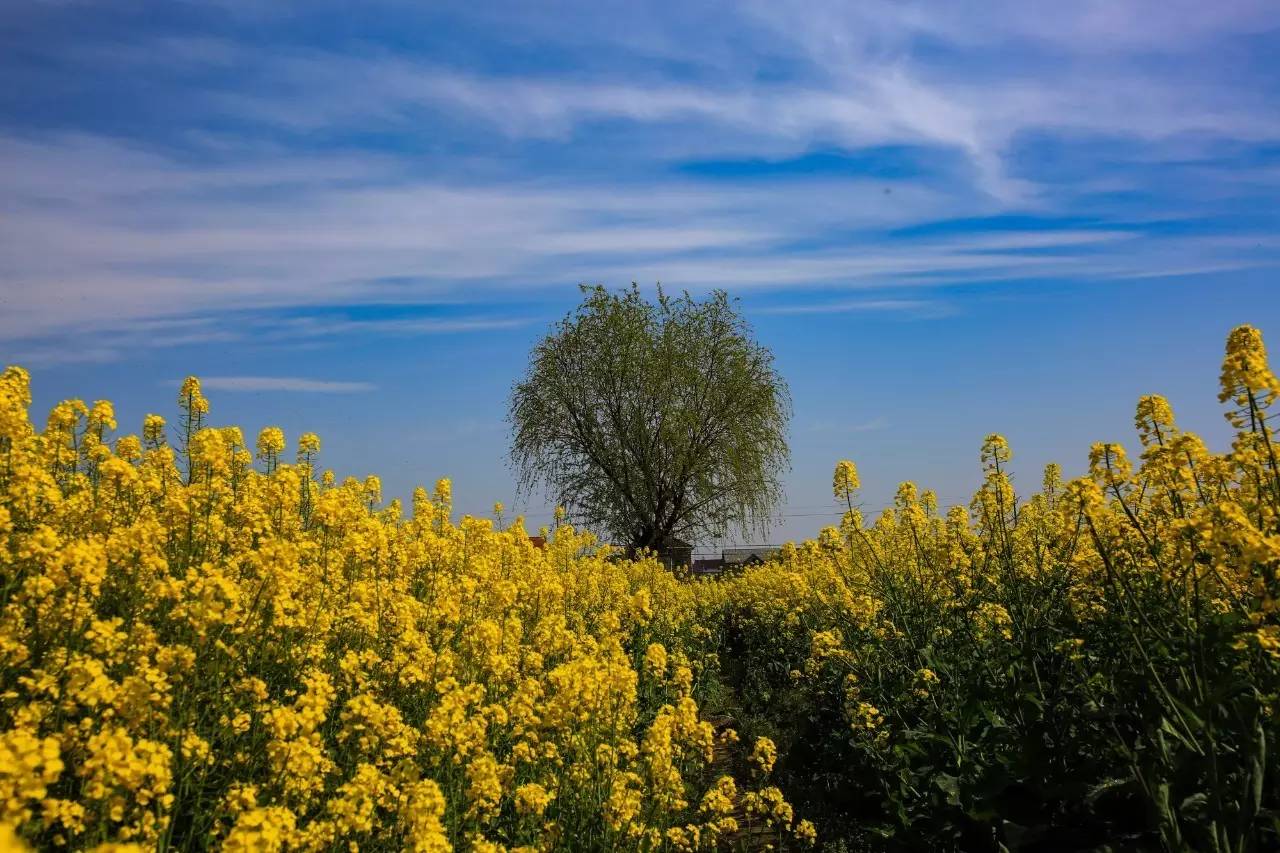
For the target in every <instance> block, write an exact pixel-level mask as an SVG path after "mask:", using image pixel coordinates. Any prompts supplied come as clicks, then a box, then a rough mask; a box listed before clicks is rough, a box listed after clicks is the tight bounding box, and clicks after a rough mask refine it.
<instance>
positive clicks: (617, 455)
mask: <svg viewBox="0 0 1280 853" xmlns="http://www.w3.org/2000/svg"><path fill="white" fill-rule="evenodd" d="M583 297H584V298H583V301H582V303H581V304H580V305H579V306H578V308H577V309H576V310H575V311H573V312H570V313H569V314H568V315H567V316H566V317H565V318H564V319H563V320H561V321H560V322H559V323H557V324H556V325H555V326H554V327H553V329H552V330H551V333H550V334H548V335H547V337H546V338H544V339H543V340H542V342H541V343H539V344H538V345H537V346H536V347H535V348H534V350H533V352H532V353H531V356H530V363H529V368H528V372H527V373H526V375H525V376H524V378H523V379H522V380H521V381H519V382H517V383H516V384H515V386H514V387H513V388H512V392H511V399H510V408H509V412H508V418H509V420H510V423H511V430H512V444H511V459H512V463H513V465H514V467H515V468H516V471H517V474H518V476H519V480H520V483H521V486H522V488H524V489H526V490H528V489H531V488H534V487H537V486H542V487H545V488H546V489H547V491H548V492H549V493H551V495H552V496H553V497H554V498H555V499H556V501H557V502H558V503H560V504H561V505H563V506H564V507H565V508H566V509H567V510H568V511H569V513H570V514H571V517H573V518H574V519H575V520H577V521H579V522H581V523H585V524H587V525H589V526H591V527H594V528H595V529H597V530H599V531H600V532H602V533H607V534H609V535H612V536H614V537H616V539H617V540H619V541H620V542H624V543H626V544H627V545H628V546H629V547H631V548H632V549H639V548H645V547H655V548H656V547H659V546H661V545H662V544H663V543H664V542H666V541H667V540H668V538H669V537H673V536H676V537H681V538H685V539H689V540H691V541H692V540H696V539H697V538H698V537H701V536H722V535H724V534H726V533H728V532H730V531H739V532H742V533H744V534H745V533H751V532H756V531H760V532H762V531H764V530H766V529H767V528H768V525H769V523H770V522H771V521H772V520H773V518H774V514H775V512H776V508H777V506H778V503H779V500H780V498H781V495H782V484H781V475H782V474H783V472H784V471H785V470H786V469H787V466H788V463H789V459H790V456H789V451H788V449H787V442H786V430H787V425H788V422H789V420H790V415H791V404H790V396H789V393H788V390H787V385H786V382H785V381H784V380H783V378H782V377H781V375H779V373H778V371H777V369H776V368H775V366H774V360H773V354H772V353H771V352H770V351H769V350H768V349H767V348H766V347H764V346H762V345H760V344H758V343H757V342H756V341H755V340H754V339H753V337H752V333H751V329H750V327H749V326H748V325H747V323H746V321H745V320H744V319H743V318H742V316H741V314H740V313H739V312H738V310H737V308H736V305H735V302H734V301H733V300H731V299H730V298H729V296H728V295H727V294H726V293H724V292H723V291H715V292H713V293H712V294H710V296H709V297H708V298H706V299H705V300H702V301H699V300H696V299H694V298H693V297H691V296H690V295H689V294H688V293H685V294H683V295H682V296H680V297H672V296H669V295H667V294H665V293H663V292H662V290H661V289H659V290H658V294H657V299H656V301H650V300H648V299H646V298H645V297H644V296H643V295H642V294H641V292H640V289H639V288H638V287H637V286H635V285H632V286H631V288H629V289H625V290H621V291H609V290H607V289H605V288H604V287H599V286H597V287H584V288H583Z"/></svg>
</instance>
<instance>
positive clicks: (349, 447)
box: [0, 0, 1280, 540]
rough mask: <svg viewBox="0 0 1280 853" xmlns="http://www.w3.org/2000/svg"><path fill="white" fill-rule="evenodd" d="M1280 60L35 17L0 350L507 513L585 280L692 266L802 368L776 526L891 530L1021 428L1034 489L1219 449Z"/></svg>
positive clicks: (568, 17)
mask: <svg viewBox="0 0 1280 853" xmlns="http://www.w3.org/2000/svg"><path fill="white" fill-rule="evenodd" d="M1278 36H1280V13H1277V12H1276V10H1275V6H1274V4H1273V3H1270V2H1265V0H1259V2H1252V0H1241V2H1225V3H1217V4H1210V3H1203V2H1184V0H1172V2H1169V0H1166V2H1129V3H1114V2H1096V0H1086V1H1085V2H1080V3H1072V4H1064V3H1043V2H1002V1H1001V0H997V1H996V2H983V3H968V2H948V3H917V2H907V1H906V0H904V1H903V2H887V0H886V2H853V3H840V2H830V3H828V2H822V0H808V2H788V0H774V2H759V3H755V2H731V3H730V2H726V3H697V2H694V3H689V2H685V3H678V4H667V3H652V4H638V3H607V2H594V3H570V2H542V3H536V4H529V3H486V4H476V3H451V2H441V3H429V4H428V3H415V2H381V0H372V2H366V3H363V4H359V5H357V6H353V5H351V4H346V3H329V2H308V3H301V2H298V3H293V2H287V0H280V2H259V0H219V1H218V2H201V3H186V2H177V0H167V2H163V3H159V2H157V3H148V2H127V0H125V2H119V3H110V4H105V3H90V2H76V0H57V2H53V1H52V0H50V1H49V2H22V0H18V1H17V2H13V3H9V4H6V9H5V13H4V15H3V16H0V74H3V79H4V81H5V85H4V86H3V87H0V164H2V165H3V169H0V361H5V362H15V361H16V362H18V363H21V364H24V365H25V366H27V367H28V368H29V369H30V370H31V371H32V374H33V377H34V381H35V396H36V405H35V407H34V409H35V413H36V415H37V417H41V418H42V417H43V412H44V411H45V410H46V409H47V408H48V406H49V405H51V404H52V403H53V402H55V401H56V400H58V399H61V398H64V397H68V396H81V397H85V398H99V397H106V398H110V399H112V400H114V401H116V403H117V408H118V412H119V414H120V417H121V422H122V423H121V426H122V431H124V429H123V428H134V425H135V424H137V423H138V422H140V419H141V417H142V415H143V414H144V413H145V412H147V411H159V412H160V413H162V414H165V413H170V412H171V411H172V409H173V402H174V401H173V397H174V394H175V393H176V386H175V385H174V383H175V381H176V380H179V379H180V378H181V377H182V376H183V375H185V374H187V373H195V374H197V375H200V376H202V377H204V378H205V380H206V385H207V388H208V393H209V396H210V397H211V398H212V401H213V406H214V409H213V412H214V416H215V419H216V420H218V421H220V422H224V423H239V424H241V425H243V426H244V427H245V428H246V430H247V431H256V430H257V429H258V428H259V427H261V426H264V425H269V424H273V425H280V426H283V427H284V428H285V429H286V431H287V432H288V433H290V434H291V435H292V436H295V437H296V435H297V434H298V433H299V432H301V431H303V430H307V429H314V430H316V431H318V432H319V433H320V434H321V436H322V438H323V440H324V443H325V444H324V453H323V459H324V461H325V462H326V463H327V464H328V465H330V466H332V467H333V468H335V469H336V470H337V471H338V473H339V474H342V475H345V474H357V475H363V474H364V473H367V472H377V473H379V474H381V475H382V476H383V479H384V483H385V486H386V490H387V492H388V493H389V494H393V495H404V494H407V493H408V492H409V491H410V490H411V489H412V487H413V485H415V484H418V483H425V484H429V483H430V482H432V481H434V479H435V478H436V477H438V476H441V475H449V476H452V477H453V478H454V480H455V493H456V495H457V502H458V506H459V509H460V510H461V511H469V512H474V513H482V512H486V511H487V508H488V507H489V505H490V504H491V503H492V501H493V500H495V499H501V500H504V501H505V502H507V503H508V505H511V504H513V503H514V501H513V494H512V484H511V479H510V475H509V472H508V470H507V468H506V466H505V454H506V446H507V445H506V429H505V426H504V424H503V420H502V418H503V412H504V407H505V400H506V395H507V391H508V389H509V388H510V385H511V383H512V382H513V381H514V380H515V379H516V378H517V377H518V376H519V374H520V373H521V371H522V369H523V366H524V362H525V356H526V354H527V352H528V350H529V348H530V346H531V345H532V344H533V343H534V342H535V341H536V340H537V338H538V337H539V336H540V335H541V334H542V333H544V332H545V331H546V329H547V327H548V325H549V324H550V323H551V322H553V321H554V320H556V319H557V318H559V317H561V316H563V315H564V313H565V312H567V311H568V310H569V309H570V308H571V307H572V306H573V304H574V303H575V301H576V299H577V289H576V286H577V284H578V283H579V282H603V283H606V284H609V285H618V286H621V285H624V284H626V283H628V282H630V281H632V280H635V281H639V282H641V283H642V284H644V285H646V286H652V284H653V283H654V282H656V281H661V282H663V284H664V286H666V287H668V288H670V289H675V290H680V289H688V290H690V291H692V292H695V293H700V292H705V291H706V290H707V289H709V288H713V287H723V288H726V289H728V290H729V291H730V292H731V293H733V294H735V295H737V296H738V297H740V298H741V300H742V307H743V310H744V311H745V313H746V315H747V316H748V318H749V319H750V321H751V322H752V324H753V325H754V327H755V329H756V331H757V334H758V336H759V338H760V339H761V340H762V341H763V342H764V343H766V344H767V345H769V346H770V347H771V348H772V349H773V350H774V352H775V353H776V355H777V358H778V362H779V365H780V367H781V368H782V370H783V372H784V374H785V375H786V376H787V378H788V379H789V381H790V384H791V391H792V396H793V402H794V408H795V418H794V423H793V431H792V447H793V454H794V459H793V463H794V465H793V471H792V474H791V476H790V477H789V480H788V508H787V510H786V513H787V517H786V518H785V519H784V521H783V523H782V524H781V525H780V527H779V528H778V529H777V530H776V531H775V533H774V534H773V536H772V537H771V538H773V539H776V540H783V539H786V538H789V537H800V536H805V535H809V534H811V533H812V532H813V531H815V530H816V529H817V528H818V527H819V526H821V525H822V524H824V523H826V522H827V521H828V520H829V519H830V518H831V517H832V516H831V515H830V513H832V512H833V510H832V507H831V504H830V501H829V494H830V472H831V468H832V465H833V464H834V462H835V461H836V460H837V459H839V458H843V457H849V458H853V459H854V460H856V461H857V462H858V463H859V466H860V468H861V469H862V471H863V481H864V487H865V488H864V499H865V504H866V506H867V507H868V508H869V509H875V508H877V507H879V506H882V505H883V504H884V503H885V502H886V501H887V500H888V499H889V498H890V497H891V495H892V493H893V490H894V488H895V486H896V484H897V483H898V482H899V481H900V480H904V479H912V480H915V481H917V482H918V483H920V484H921V485H922V486H931V487H933V488H935V489H936V490H937V491H938V492H939V494H940V496H941V497H942V499H943V500H944V501H945V502H956V501H961V500H964V499H966V497H967V495H968V493H969V492H970V491H971V490H972V488H973V487H974V486H976V484H977V483H978V480H979V472H978V466H977V452H978V447H979V445H980V443H981V440H982V436H983V435H984V434H986V433H987V432H990V431H995V430H998V431H1001V432H1004V433H1005V434H1006V435H1008V437H1009V438H1010V440H1011V442H1012V443H1013V447H1014V452H1015V462H1016V466H1015V470H1016V473H1017V477H1018V482H1020V483H1021V484H1022V486H1023V487H1024V489H1027V490H1029V489H1031V488H1033V487H1034V485H1035V483H1036V482H1037V481H1038V480H1039V469H1040V467H1041V466H1042V465H1043V464H1044V463H1045V462H1046V461H1049V460H1058V461H1060V462H1062V463H1063V464H1064V466H1065V467H1066V468H1067V470H1068V471H1069V472H1078V471H1079V470H1080V469H1081V468H1082V465H1083V460H1084V458H1085V454H1086V452H1087V448H1088V444H1089V443H1090V442H1091V441H1094V440H1099V439H1108V440H1123V441H1129V440H1131V437H1132V426H1131V424H1132V411H1133V404H1134V403H1135V402H1136V399H1137V396H1138V395H1139V394H1142V393H1150V392H1160V393H1164V394H1166V395H1167V396H1169V397H1170V399H1171V400H1172V402H1173V403H1174V406H1175V409H1176V410H1177V411H1178V413H1179V415H1180V417H1181V419H1182V420H1183V421H1184V423H1185V424H1186V425H1188V426H1190V427H1193V428H1195V429H1198V430H1200V431H1203V432H1204V433H1205V434H1206V435H1207V436H1208V437H1209V438H1210V439H1211V440H1212V441H1213V442H1215V443H1217V444H1218V445H1219V446H1222V444H1223V442H1224V441H1225V437H1226V430H1225V426H1224V424H1223V423H1222V419H1221V416H1220V410H1219V408H1218V406H1217V404H1216V398H1215V393H1216V374H1217V367H1218V360H1219V358H1220V353H1221V347H1222V343H1223V341H1224V339H1225V336H1226V333H1227V331H1228V330H1229V329H1230V328H1231V327H1232V326H1233V325H1236V324H1238V323H1242V322H1251V323H1254V324H1255V325H1258V326H1260V327H1261V328H1262V329H1263V331H1264V333H1268V332H1269V333H1270V334H1271V335H1272V337H1273V339H1275V340H1277V341H1280V295H1278V292H1277V290H1276V287H1277V266H1280V203H1277V198H1278V193H1280V54H1277V52H1276V51H1275V50H1274V45H1275V43H1276V41H1277V37H1278ZM1277 346H1280V344H1277ZM520 508H522V509H524V510H526V511H527V512H528V514H529V516H530V523H531V526H536V525H537V524H538V523H540V522H542V521H544V520H545V518H546V516H547V514H548V507H547V506H546V505H545V502H544V501H543V500H541V499H540V498H538V497H534V498H532V499H530V500H527V501H524V502H522V504H521V507H520Z"/></svg>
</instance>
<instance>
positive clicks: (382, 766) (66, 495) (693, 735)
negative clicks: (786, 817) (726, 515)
mask: <svg viewBox="0 0 1280 853" xmlns="http://www.w3.org/2000/svg"><path fill="white" fill-rule="evenodd" d="M30 402H31V400H30V393H29V388H28V377H27V375H26V373H24V372H23V371H22V370H21V369H18V368H9V369H8V370H7V371H5V372H4V373H3V374H2V375H0V551H2V553H0V833H3V834H2V835H0V840H2V839H5V838H7V839H10V840H11V841H13V842H14V843H15V844H16V843H17V842H16V840H15V839H16V838H22V839H25V841H26V843H27V844H29V845H31V846H33V847H39V848H46V847H54V848H57V847H65V848H71V849H91V848H95V847H98V846H99V845H108V846H104V847H100V849H103V850H106V849H122V848H118V847H117V848H112V847H110V846H109V845H119V844H136V845H141V847H140V848H139V849H143V848H154V847H162V848H169V847H182V848H214V849H217V848H222V849H227V850H329V849H333V848H335V847H339V846H341V847H346V848H349V849H353V850H354V849H357V848H361V847H362V848H365V849H375V850H376V849H386V850H393V849H396V850H398V849H406V850H410V849H411V850H419V851H444V850H450V849H457V850H490V851H496V850H507V849H511V850H515V849H524V850H535V849H537V850H551V849H574V850H590V849H599V850H613V849H646V850H648V849H659V848H662V847H672V846H675V847H680V848H682V849H695V848H703V849H706V848H710V847H712V846H714V845H715V844H716V843H718V841H717V839H721V838H723V837H725V836H726V834H727V833H728V832H730V831H732V829H733V828H734V827H733V826H731V825H730V824H731V823H732V817H730V813H731V812H733V811H734V809H736V808H739V806H740V804H739V802H738V798H739V797H740V795H739V792H738V791H737V789H735V788H734V786H733V785H732V784H728V785H726V784H725V783H724V782H723V781H717V780H716V779H714V778H712V777H711V774H710V773H709V772H708V765H709V763H710V762H711V761H712V758H713V752H714V748H715V744H716V741H715V737H714V732H713V730H712V727H711V725H710V724H709V723H708V722H706V721H705V720H703V719H702V716H701V710H700V707H699V704H698V700H697V698H696V697H698V696H700V695H701V694H702V691H703V690H704V687H705V684H706V682H707V680H708V678H709V677H710V675H709V673H710V672H711V671H712V670H713V669H714V666H715V661H716V658H715V656H714V654H713V651H714V648H713V645H712V642H711V635H710V633H709V632H708V631H706V630H705V629H703V628H702V627H701V626H700V624H699V622H700V615H699V614H700V613H701V612H702V610H703V609H704V607H705V605H704V603H703V596H702V591H701V590H700V589H699V588H698V587H697V586H695V585H692V584H688V583H683V582H681V581H680V580H678V579H677V578H675V577H674V576H673V575H672V574H671V573H670V572H668V571H666V570H665V569H663V568H662V567H661V565H660V564H658V563H657V562H655V561H652V560H640V561H623V560H617V559H615V558H614V556H613V555H612V554H611V552H610V549H609V548H608V547H606V546H601V545H599V544H598V543H596V542H595V540H593V539H592V537H591V536H589V535H587V534H584V533H580V532H578V531H575V530H574V529H573V528H572V527H569V526H567V525H563V524H560V523H559V520H558V522H557V527H556V529H554V530H552V531H544V537H543V539H540V540H538V542H537V543H535V541H534V540H532V539H531V538H530V537H529V536H528V535H527V534H526V532H525V530H524V527H523V523H522V521H521V520H520V519H518V518H517V519H514V520H513V521H512V522H511V523H510V524H507V525H505V526H501V525H502V522H501V514H500V513H501V511H500V510H499V522H498V523H495V522H493V521H490V520H484V519H479V518H463V519H461V520H460V521H457V522H454V521H453V520H452V519H451V513H450V502H451V494H450V493H451V489H450V484H449V482H448V481H447V480H442V481H440V482H439V483H438V484H437V485H436V487H435V490H434V492H432V493H427V492H426V491H425V490H418V492H417V493H415V495H414V497H413V504H412V508H411V510H410V511H409V512H407V513H406V512H405V511H404V510H403V508H402V507H401V505H400V503H399V502H398V501H391V502H389V503H385V504H384V502H383V497H382V488H381V484H380V482H379V481H378V479H377V478H376V477H369V478H365V479H363V480H357V479H354V478H352V479H347V480H345V481H340V480H339V478H337V477H336V476H335V475H334V474H333V473H332V472H328V471H321V470H319V469H318V462H319V454H320V440H319V439H318V438H317V437H316V436H315V435H314V434H311V433H307V434H304V435H302V436H301V437H300V438H299V439H298V442H297V446H296V452H295V453H293V454H290V453H288V452H287V447H286V438H285V435H284V433H283V432H282V431H281V430H280V429H277V428H274V427H268V428H267V429H264V430H262V431H261V432H260V433H259V435H258V436H257V439H256V441H254V443H253V444H252V445H247V444H246V441H245V438H244V434H243V433H242V432H241V431H240V430H239V429H236V428H226V427H215V426H213V425H211V423H210V421H209V418H210V405H209V401H208V400H207V399H206V398H205V396H204V395H203V393H202V390H201V388H200V384H199V382H198V381H197V380H196V379H194V378H191V379H188V380H187V381H186V382H184V383H183V385H182V388H181V391H180V394H179V406H180V410H179V413H178V417H177V418H176V419H173V420H172V421H171V422H170V421H166V420H165V419H164V418H162V417H160V416H158V415H149V416H147V418H146V419H145V421H144V422H143V424H142V429H141V431H140V434H139V435H136V436H135V435H124V436H120V437H114V436H113V431H114V430H115V429H116V428H117V423H116V419H115V415H114V412H113V410H112V407H111V406H110V404H109V403H106V402H97V403H94V404H93V405H91V406H90V405H85V404H84V403H82V402H80V401H76V400H72V401H69V402H66V403H62V404H60V405H58V406H56V407H55V408H54V409H53V411H52V413H51V414H50V415H49V418H48V421H47V424H46V425H45V427H44V428H43V429H38V428H36V427H35V426H34V425H33V424H32V423H31V422H30V419H29V415H28V408H29V406H30ZM291 460H292V461H291ZM708 600H710V599H708ZM771 808H774V809H775V810H777V809H780V808H781V806H778V805H774V806H771ZM5 849H9V848H8V846H6V848H5Z"/></svg>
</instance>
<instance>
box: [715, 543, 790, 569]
mask: <svg viewBox="0 0 1280 853" xmlns="http://www.w3.org/2000/svg"><path fill="white" fill-rule="evenodd" d="M781 550H782V549H781V548H779V547H778V546H776V545H751V546H749V547H746V548H725V549H724V551H723V552H722V553H721V559H722V560H723V562H724V568H725V569H726V570H729V569H745V568H746V567H748V566H761V565H764V564H765V563H766V562H768V561H769V560H770V559H771V558H773V556H774V555H776V554H777V553H778V552H779V551H781Z"/></svg>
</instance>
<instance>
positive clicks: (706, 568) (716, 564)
mask: <svg viewBox="0 0 1280 853" xmlns="http://www.w3.org/2000/svg"><path fill="white" fill-rule="evenodd" d="M689 571H690V573H691V574H693V575H698V576H702V577H706V576H709V575H718V574H720V573H721V572H723V571H724V560H722V559H720V558H719V557H709V558H700V559H697V560H694V561H693V566H692V567H691V568H690V570H689Z"/></svg>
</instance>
